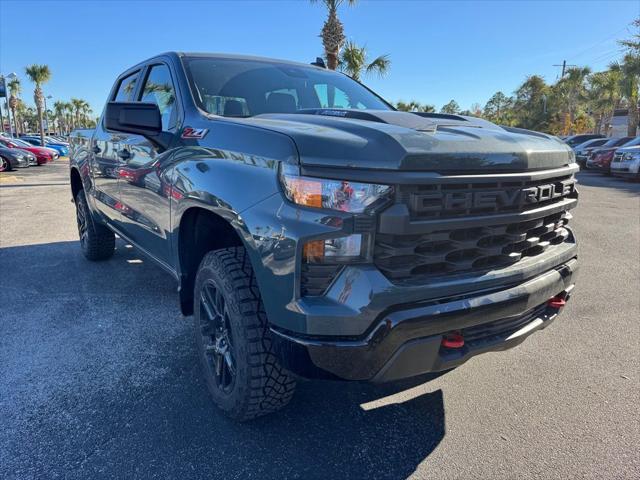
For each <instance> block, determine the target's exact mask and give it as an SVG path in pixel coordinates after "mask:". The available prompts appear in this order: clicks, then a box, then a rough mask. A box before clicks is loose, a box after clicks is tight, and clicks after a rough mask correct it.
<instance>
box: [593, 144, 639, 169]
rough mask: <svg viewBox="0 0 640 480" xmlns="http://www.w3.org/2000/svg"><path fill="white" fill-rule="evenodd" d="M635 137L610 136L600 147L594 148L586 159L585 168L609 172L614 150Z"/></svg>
mask: <svg viewBox="0 0 640 480" xmlns="http://www.w3.org/2000/svg"><path fill="white" fill-rule="evenodd" d="M634 138H635V137H622V138H612V139H611V140H609V141H608V142H607V143H605V144H603V145H602V146H601V147H598V148H594V149H593V150H592V151H591V154H590V155H589V158H588V159H587V163H586V168H587V169H589V170H591V169H593V170H601V171H603V172H607V173H609V171H610V170H611V161H612V160H613V154H614V152H615V151H616V150H617V149H618V148H619V147H621V146H623V145H624V144H625V143H627V142H629V141H631V140H633V139H634Z"/></svg>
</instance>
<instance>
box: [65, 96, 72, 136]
mask: <svg viewBox="0 0 640 480" xmlns="http://www.w3.org/2000/svg"><path fill="white" fill-rule="evenodd" d="M73 112H74V109H73V104H72V103H71V102H64V117H65V124H66V127H67V133H71V130H73V129H74V126H73Z"/></svg>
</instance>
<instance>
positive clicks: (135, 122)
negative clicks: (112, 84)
mask: <svg viewBox="0 0 640 480" xmlns="http://www.w3.org/2000/svg"><path fill="white" fill-rule="evenodd" d="M104 126H105V128H106V129H107V130H114V131H116V132H124V133H133V134H134V135H142V136H143V137H145V138H146V139H147V140H149V141H150V142H151V143H152V144H153V145H154V146H155V147H156V148H157V149H158V150H160V151H161V152H162V151H164V150H167V149H168V148H169V146H170V144H171V142H172V140H173V135H172V134H171V133H169V132H163V131H162V117H161V116H160V109H159V108H158V105H156V104H155V103H141V102H109V103H107V109H106V110H105V114H104Z"/></svg>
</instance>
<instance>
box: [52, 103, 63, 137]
mask: <svg viewBox="0 0 640 480" xmlns="http://www.w3.org/2000/svg"><path fill="white" fill-rule="evenodd" d="M64 109H65V102H63V101H61V100H56V101H55V102H53V111H54V112H55V116H56V119H57V120H58V128H59V129H60V131H62V127H63V125H64V123H65V121H64Z"/></svg>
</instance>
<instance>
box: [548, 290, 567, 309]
mask: <svg viewBox="0 0 640 480" xmlns="http://www.w3.org/2000/svg"><path fill="white" fill-rule="evenodd" d="M566 304H567V300H566V299H565V298H564V296H563V294H562V293H561V294H560V295H556V296H555V297H551V298H550V299H549V301H548V302H547V305H548V306H549V307H551V308H562V307H564V306H565V305H566Z"/></svg>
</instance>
